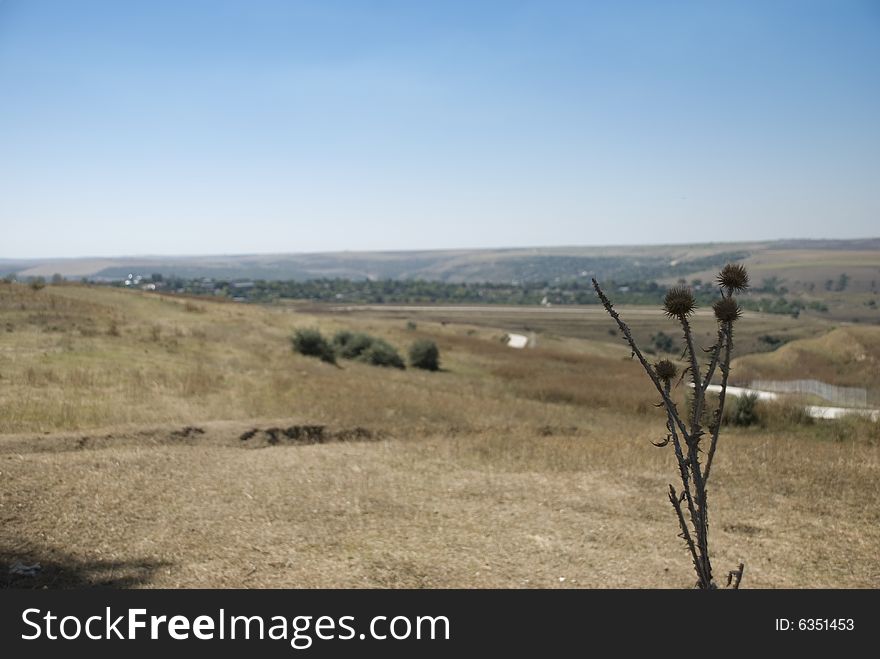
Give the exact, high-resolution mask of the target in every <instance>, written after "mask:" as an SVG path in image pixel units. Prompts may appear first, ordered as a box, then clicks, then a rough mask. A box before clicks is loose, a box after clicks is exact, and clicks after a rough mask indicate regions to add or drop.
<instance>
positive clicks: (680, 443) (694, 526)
mask: <svg viewBox="0 0 880 659" xmlns="http://www.w3.org/2000/svg"><path fill="white" fill-rule="evenodd" d="M718 283H719V285H720V286H721V289H722V290H721V293H722V294H721V298H720V299H719V300H718V301H716V302H715V304H714V305H713V310H714V312H715V317H716V319H717V320H718V322H719V328H718V338H717V340H716V342H715V344H714V345H713V346H712V347H711V348H709V349H708V350H706V352H708V353H710V354H711V357H710V360H709V364H708V366H707V368H706V373H705V376H703V375H702V373H701V370H700V366H699V363H698V359H697V350H696V348H695V345H694V336H693V330H692V329H691V326H690V322H689V320H688V317H689V316H690V315H691V313H693V311H694V308H695V307H696V304H695V301H694V297H693V294H692V293H691V291H690V289H688V288H685V287H676V288H672V289H670V290H669V291H668V292H667V293H666V297H665V299H664V303H663V307H664V310H665V312H666V315H667V316H669V317H670V318H675V319H677V320H678V321H679V323H680V324H681V327H682V331H683V333H684V341H685V348H684V351H683V353H682V358H683V359H686V360H687V361H688V362H689V364H688V366H687V367H686V368H685V369H684V370H683V371H682V373H681V377H682V378H684V376H685V374H687V373H690V380H691V384H692V386H693V389H692V390H693V405H692V408H691V414H692V416H691V418H690V420H689V421H690V423H689V424H688V423H685V421H683V420H682V417H681V415H680V414H679V412H678V408H677V407H676V405H675V403H674V402H673V401H672V397H671V391H670V390H671V382H672V381H673V379H674V378H675V376H676V372H677V370H678V369H677V367H676V366H675V365H674V364H673V363H672V362H670V361H669V360H666V359H663V360H660V361H659V362H658V363H657V364H654V365H653V366H652V365H650V364H648V362H647V360H646V359H645V357H644V355H643V354H642V352H641V350H639V347H638V345H636V342H635V340H634V339H633V336H632V332H631V331H630V329H629V327H628V326H627V324H626V323H624V322H623V320H622V319H621V318H620V316H619V314H618V313H617V312H616V311H615V310H614V306H613V305H612V304H611V301H610V300H609V299H608V297H607V296H606V295H605V293H604V292H603V291H602V288H601V287H600V286H599V282H598V281H596V280H595V279H593V288H594V289H595V290H596V294H597V295H598V296H599V299H600V300H601V302H602V305H603V306H604V307H605V310H606V311H607V312H608V314H609V315H610V316H611V317H612V318H613V319H614V321H615V322H616V323H617V326H618V328H619V329H620V331H621V332H622V333H623V336H624V338H625V340H626V342H627V343H628V344H629V346H630V349H631V350H632V355H633V356H634V357H637V358H638V360H639V363H640V364H641V365H642V368H643V369H644V370H645V372H646V373H647V374H648V377H649V378H650V379H651V382H653V384H654V387H655V388H656V389H657V391H658V392H659V394H660V397H661V402H660V403H659V404H658V406H659V407H664V408H665V409H666V430H667V435H666V439H665V440H663V441H660V442H652V444H654V446H658V447H664V446H667V445H668V444H670V443H671V444H672V446H673V450H674V452H675V459H676V462H677V464H678V471H679V477H680V478H681V484H682V491H681V494H680V495H679V494H677V493H676V491H675V488H674V487H673V486H672V485H670V486H669V493H668V496H669V501H670V503H671V504H672V507H673V509H674V511H675V515H676V517H677V519H678V524H679V527H680V528H681V534H680V535H681V538H682V539H684V541H685V544H686V546H687V548H688V552H689V553H690V555H691V560H692V561H693V564H694V571H695V572H696V573H697V586H698V587H699V588H705V589H711V588H716V586H715V583H714V581H713V580H712V564H711V560H710V553H709V522H708V505H707V496H706V483H707V481H708V478H709V473H710V469H711V466H712V460H713V458H714V456H715V449H716V447H717V444H718V435H719V432H720V428H721V418H722V414H723V412H724V399H725V394H726V390H727V382H728V379H729V375H730V357H731V351H732V348H733V322H734V321H735V320H737V318H739V315H740V308H739V306H738V305H737V303H736V300H734V298H733V292H734V291H740V290H743V289H744V288H746V287H747V286H748V275H747V273H746V272H745V269H744V268H743V267H742V266H739V265H730V264H728V265H727V266H725V267H724V269H723V270H722V271H721V273H720V274H719V275H718ZM716 369H720V370H721V373H722V382H721V394H720V396H719V403H718V408H717V409H716V410H715V412H714V414H713V421H712V423H710V424H709V435H710V437H711V442H710V447H709V451H708V454H707V456H706V466H705V469H703V468H701V465H700V440H701V439H702V438H703V436H704V434H705V433H704V432H703V428H702V416H703V410H704V407H705V405H706V391H707V390H708V387H709V383H710V382H711V381H712V377H713V375H714V374H715V371H716ZM688 425H689V426H690V428H688ZM682 503H686V504H687V509H686V510H687V515H685V508H684V507H683V506H682ZM743 570H744V566H743V564H742V563H740V565H739V567H738V569H736V570H732V571H731V572H730V573H728V576H727V583H728V586H732V587H733V588H739V584H740V581H741V580H742V575H743Z"/></svg>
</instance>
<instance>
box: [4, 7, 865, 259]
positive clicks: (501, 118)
mask: <svg viewBox="0 0 880 659" xmlns="http://www.w3.org/2000/svg"><path fill="white" fill-rule="evenodd" d="M878 220H880V2H878V0H826V1H823V2H814V1H810V0H795V1H791V2H786V1H781V0H762V1H758V2H745V1H733V0H731V1H730V2H712V1H711V0H703V1H698V2H665V1H662V2H661V1H656V0H650V1H645V2H619V1H614V2H612V1H610V0H609V1H607V2H587V1H586V0H583V1H579V2H553V1H548V0H538V1H535V2H519V1H516V0H504V1H499V2H489V1H484V2H481V1H478V0H465V1H460V2H459V1H453V0H436V1H434V2H428V1H427V0H425V1H410V0H407V1H403V0H401V1H399V2H384V1H378V0H377V1H369V0H361V1H351V2H340V1H331V0H313V1H310V2H295V1H289V2H283V1H269V0H249V1H246V0H241V1H238V2H233V1H228V0H126V1H124V2H123V1H110V0H107V1H90V0H57V1H48V0H0V257H5V258H17V257H22V258H24V257H48V256H53V257H55V256H85V255H123V254H129V255H131V254H209V253H227V254H228V253H259V252H301V251H330V250H343V249H347V250H373V249H428V248H447V247H450V248H451V247H501V246H532V245H601V244H630V243H658V242H661V243H670V242H672V243H682V242H694V241H724V240H748V239H770V238H796V237H797V238H803V237H806V238H820V237H827V238H847V237H867V236H877V235H880V229H878V227H880V221H878Z"/></svg>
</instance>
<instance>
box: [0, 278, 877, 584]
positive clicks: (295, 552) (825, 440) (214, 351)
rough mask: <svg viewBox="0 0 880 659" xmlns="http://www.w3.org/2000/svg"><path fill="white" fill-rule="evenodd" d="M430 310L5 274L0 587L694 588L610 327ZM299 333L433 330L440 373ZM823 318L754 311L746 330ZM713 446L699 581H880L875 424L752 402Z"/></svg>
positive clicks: (0, 332) (398, 337)
mask: <svg viewBox="0 0 880 659" xmlns="http://www.w3.org/2000/svg"><path fill="white" fill-rule="evenodd" d="M438 313H440V314H441V315H439V316H438V315H431V314H430V313H427V312H426V313H425V314H424V315H422V316H419V317H412V316H411V315H398V314H396V312H395V313H390V312H389V313H378V312H362V313H327V312H326V311H325V312H322V313H314V312H313V311H309V310H308V309H306V308H304V307H297V308H262V307H255V306H243V305H236V304H231V303H217V302H209V301H201V300H199V301H196V300H185V299H177V298H167V297H160V296H156V295H151V294H147V293H140V292H134V291H121V290H112V289H107V288H92V287H84V286H72V285H66V286H50V287H47V288H45V289H43V290H39V291H34V290H32V289H31V288H29V287H26V286H23V285H15V284H12V285H10V284H6V285H4V284H0V314H2V315H0V518H2V520H3V524H2V526H0V554H2V559H3V562H4V563H7V564H8V563H12V562H14V561H22V562H24V563H32V562H39V563H40V564H41V565H42V567H43V569H42V571H41V572H40V574H39V575H37V576H36V577H15V576H13V575H11V574H7V573H6V571H5V570H4V571H3V573H2V574H0V584H6V585H19V586H25V587H31V586H36V587H39V586H42V585H48V586H50V587H65V586H75V585H99V584H102V585H112V586H129V585H130V586H144V587H162V586H164V587H210V586H228V587H285V586H300V587H322V586H323V587H330V586H339V587H590V588H593V587H617V586H619V587H653V586H662V587H682V586H685V587H686V586H689V585H691V583H692V581H693V579H692V577H691V571H690V570H691V568H690V567H689V565H688V559H687V555H686V552H685V549H684V547H683V546H681V545H680V544H679V542H680V541H679V540H678V539H677V537H676V533H677V528H676V526H675V522H674V519H673V516H672V512H671V510H670V509H669V504H668V502H667V501H666V500H665V495H664V491H665V487H666V484H667V483H668V482H670V480H671V479H672V478H673V475H674V474H673V464H674V458H673V456H672V454H671V451H669V450H668V449H666V450H661V449H657V448H654V447H652V446H651V445H650V443H649V442H650V441H651V440H657V439H660V438H661V437H662V430H663V419H662V414H661V413H660V412H659V411H658V410H657V409H655V408H654V407H653V403H654V402H655V396H653V395H652V394H651V389H650V386H649V383H648V382H647V380H646V378H645V376H644V374H643V373H641V372H640V370H639V367H638V365H637V364H636V363H634V362H633V361H632V360H631V359H630V356H629V351H628V350H627V348H626V347H625V346H624V345H623V343H622V342H621V341H620V339H619V338H618V337H616V336H612V335H611V334H609V333H608V328H609V327H611V325H610V323H608V322H604V323H603V321H602V319H601V318H600V317H596V318H590V319H582V318H579V317H574V318H570V317H568V316H566V317H564V318H561V319H559V318H553V317H552V316H550V315H547V316H541V317H540V318H536V319H531V318H529V319H528V322H529V323H530V324H534V323H537V322H541V323H546V324H545V325H541V326H540V327H538V326H536V327H534V328H533V329H532V330H530V331H535V332H540V335H539V336H540V338H539V341H538V347H537V348H534V349H529V350H522V351H515V350H511V349H509V348H507V347H506V346H504V345H503V344H502V342H501V341H500V338H501V336H502V335H503V334H504V332H506V331H515V330H516V329H517V328H518V326H513V325H512V324H511V321H510V320H509V319H507V318H503V317H501V318H490V317H486V316H485V315H479V316H478V317H474V316H470V317H468V318H452V317H447V316H444V315H442V312H438ZM409 320H412V321H414V322H415V323H416V328H415V329H408V328H407V321H409ZM701 322H703V323H704V324H706V327H707V328H708V327H709V323H710V322H711V321H709V320H708V319H703V321H701ZM553 323H555V324H553ZM580 323H583V324H584V325H589V326H590V329H589V330H586V329H584V330H583V331H579V330H578V328H579V327H580ZM777 323H789V324H790V325H786V326H785V329H783V326H782V325H778V326H777V325H776V324H777ZM635 324H636V325H638V332H640V333H641V334H643V335H644V334H649V333H650V332H652V331H656V330H659V329H664V331H667V332H668V333H671V331H672V329H671V327H670V325H669V324H668V322H667V321H665V320H664V319H662V318H660V317H655V316H651V315H648V316H645V317H644V318H643V317H641V316H639V317H638V320H637V321H636V323H635ZM297 327H316V328H319V329H321V330H322V331H323V332H324V333H325V334H328V335H332V334H333V333H334V332H335V331H338V330H341V329H350V330H356V331H367V332H370V333H372V334H376V335H378V336H381V337H382V338H384V339H386V340H387V341H389V342H390V343H392V344H393V345H395V346H397V347H398V349H400V351H401V353H402V354H405V352H406V349H407V347H408V346H409V345H410V344H411V343H412V342H413V341H414V340H416V339H418V338H431V339H433V340H435V341H436V342H437V344H438V345H439V347H440V351H441V365H442V367H443V368H442V370H441V371H440V372H437V373H429V372H423V371H418V370H415V369H407V370H405V371H399V370H396V369H380V368H376V367H372V366H368V365H366V364H360V363H355V362H346V361H341V362H340V366H341V367H335V366H333V365H330V364H325V363H322V362H320V361H318V360H315V359H311V358H307V357H303V356H299V355H296V354H294V353H293V352H292V351H291V349H290V341H289V337H290V335H291V333H292V331H293V329H294V328H297ZM829 329H830V327H829V326H826V325H824V324H822V323H821V322H818V321H816V322H814V321H810V323H803V324H800V325H798V324H797V321H793V320H792V319H790V318H788V319H787V318H780V317H767V318H765V317H760V316H754V317H748V316H747V317H746V318H744V319H743V321H742V326H741V332H740V334H741V337H740V339H739V340H740V342H741V343H742V345H743V346H748V345H749V341H750V340H751V339H750V338H749V337H757V336H760V335H761V334H764V333H767V332H776V333H781V332H783V331H784V332H787V333H789V334H791V335H792V337H793V338H796V337H803V338H808V337H823V338H824V336H825V335H826V334H827V332H828V330H829ZM869 329H870V328H869ZM874 329H876V328H874ZM701 331H703V332H705V331H706V330H705V329H703V330H701ZM828 336H829V337H832V338H833V336H834V335H833V333H832V334H829V335H828ZM816 340H823V339H816ZM826 340H832V339H826ZM755 341H757V339H755ZM866 341H867V339H866ZM756 345H757V344H756ZM789 345H794V344H793V343H792V344H789ZM780 350H781V349H780ZM777 353H779V351H777ZM777 353H770V354H766V355H758V356H756V357H754V358H753V359H758V358H760V359H766V358H770V359H779V358H778V357H777ZM743 368H745V367H743ZM680 394H681V392H679V395H680ZM307 426H309V427H314V426H322V428H321V429H319V430H318V429H315V428H312V429H309V428H307ZM722 442H723V444H722V446H721V447H720V448H719V453H718V458H717V461H716V466H715V468H714V469H713V472H714V476H713V479H714V485H713V487H712V492H711V496H712V500H711V503H710V505H711V506H712V517H711V523H712V533H713V538H714V542H715V543H716V548H717V549H716V551H717V555H716V558H715V566H716V571H717V573H718V574H719V575H721V574H723V573H724V572H725V571H726V570H728V569H731V568H732V567H734V566H735V564H736V563H737V562H738V561H739V560H744V561H745V563H746V578H745V580H744V582H743V586H744V587H873V586H877V585H878V584H880V558H878V552H877V549H878V547H880V524H878V522H880V488H877V487H874V486H873V485H866V484H873V483H875V482H876V481H877V478H878V475H880V459H878V458H880V432H878V426H877V424H871V423H869V422H866V421H845V422H841V423H807V422H804V421H803V420H798V421H797V422H795V421H794V420H792V419H789V418H786V417H785V416H784V415H782V414H776V413H774V414H770V413H769V410H768V413H767V416H766V422H764V423H763V424H762V425H759V426H758V427H753V428H748V429H733V428H729V429H727V430H726V431H725V432H724V434H723V437H722Z"/></svg>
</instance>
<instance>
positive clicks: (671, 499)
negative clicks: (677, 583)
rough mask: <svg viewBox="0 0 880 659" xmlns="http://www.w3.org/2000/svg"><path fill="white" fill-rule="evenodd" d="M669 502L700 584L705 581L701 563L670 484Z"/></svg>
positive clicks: (676, 496) (679, 503) (679, 504)
mask: <svg viewBox="0 0 880 659" xmlns="http://www.w3.org/2000/svg"><path fill="white" fill-rule="evenodd" d="M669 502H670V503H671V504H672V507H673V508H674V509H675V514H676V516H677V517H678V524H679V526H681V537H682V538H684V541H685V544H686V545H687V547H688V549H689V550H690V552H691V559H692V560H693V561H694V570H696V572H697V576H699V577H700V582H701V583H702V582H703V581H704V580H705V575H704V574H703V569H702V562H701V561H700V558H699V555H698V554H697V548H696V547H695V546H694V541H693V539H692V538H691V533H690V530H688V525H687V522H686V521H685V520H684V514H683V513H682V512H681V502H680V501H679V499H678V495H677V494H676V493H675V488H674V487H672V485H671V484H670V485H669Z"/></svg>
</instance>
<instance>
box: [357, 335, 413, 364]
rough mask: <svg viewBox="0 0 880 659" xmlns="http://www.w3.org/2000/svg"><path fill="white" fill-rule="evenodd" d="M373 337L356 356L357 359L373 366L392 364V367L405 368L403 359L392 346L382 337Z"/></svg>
mask: <svg viewBox="0 0 880 659" xmlns="http://www.w3.org/2000/svg"><path fill="white" fill-rule="evenodd" d="M371 338H372V339H373V341H372V343H371V344H370V347H369V348H367V349H366V350H364V351H363V352H362V353H361V354H360V356H359V357H358V358H357V359H358V361H362V362H366V363H367V364H372V365H373V366H392V367H394V368H406V365H405V364H404V363H403V359H402V358H401V357H400V355H399V354H398V353H397V350H395V349H394V346H392V345H391V344H389V343H387V342H385V341H383V340H382V339H377V338H375V337H371Z"/></svg>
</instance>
